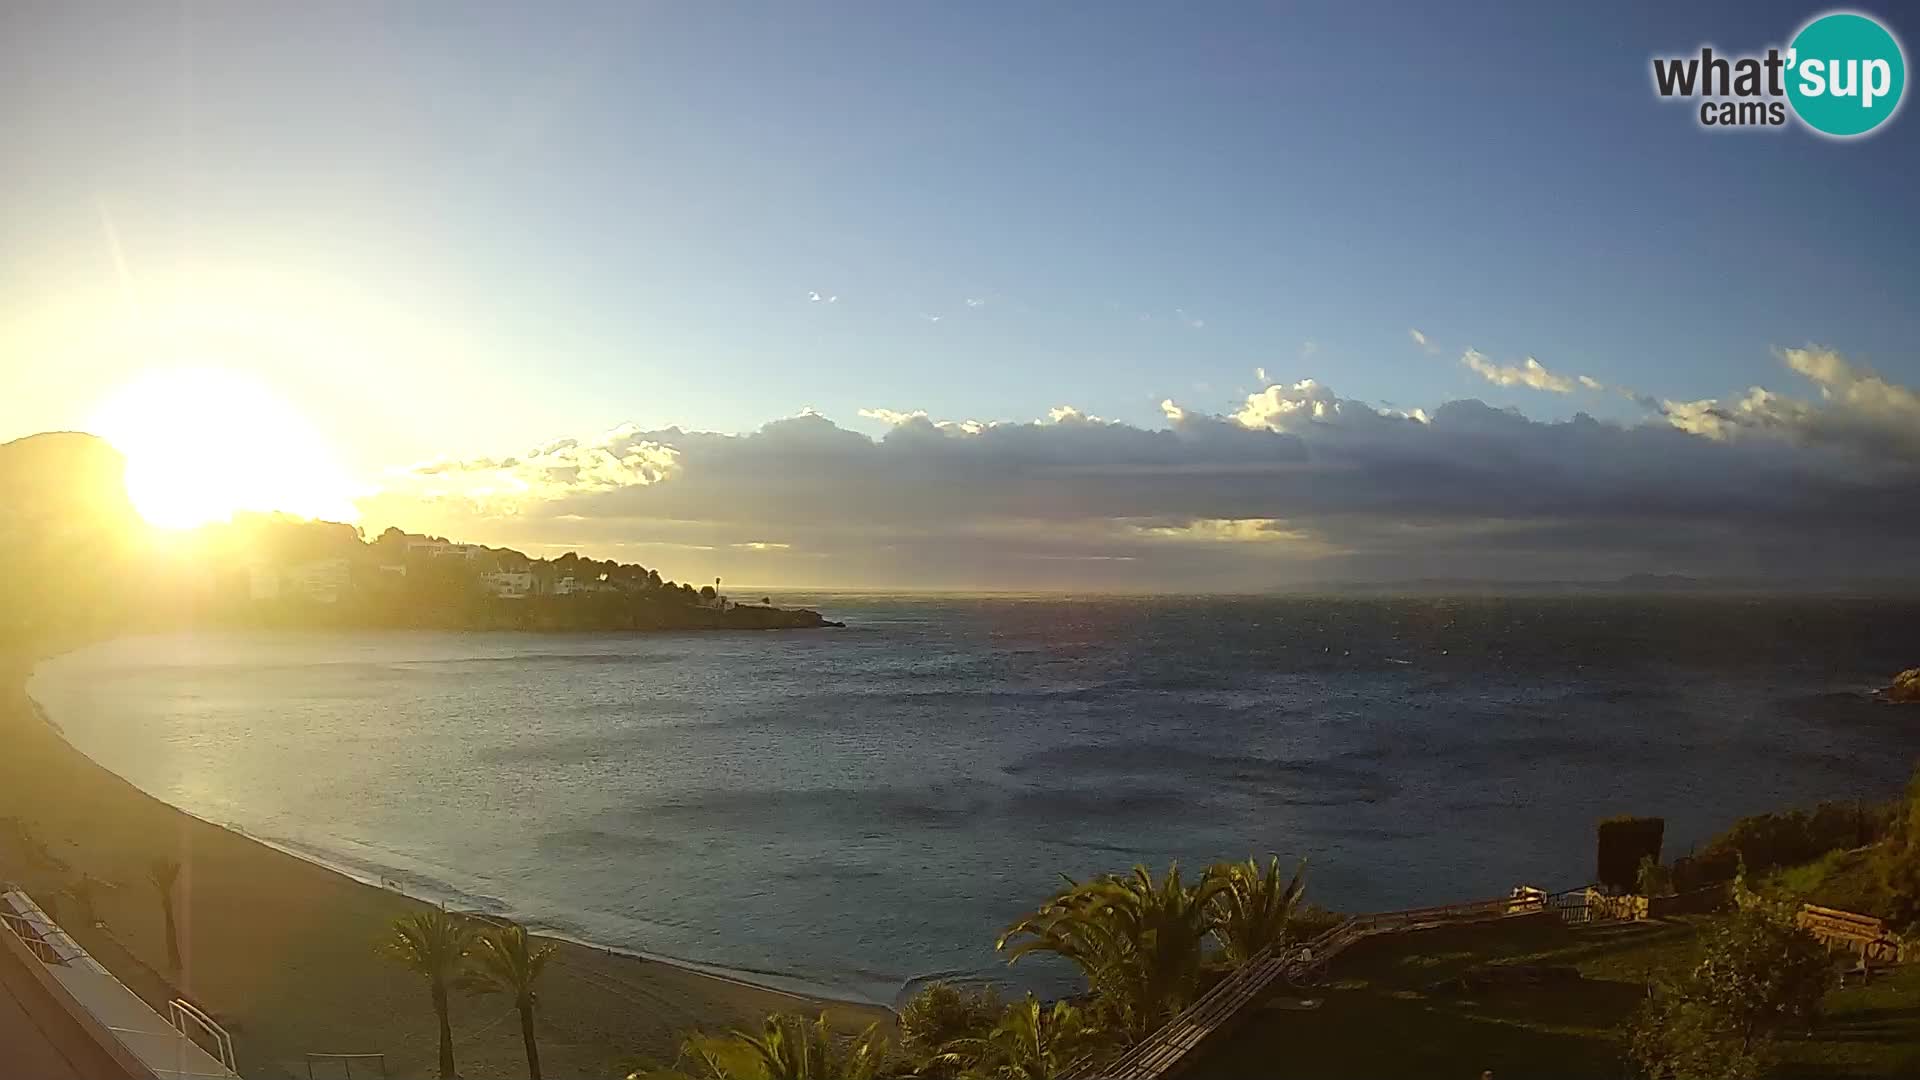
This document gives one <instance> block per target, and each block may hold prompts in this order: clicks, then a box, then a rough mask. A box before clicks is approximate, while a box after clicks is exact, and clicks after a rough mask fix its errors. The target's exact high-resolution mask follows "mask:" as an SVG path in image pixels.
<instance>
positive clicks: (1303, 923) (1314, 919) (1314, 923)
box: [1287, 904, 1347, 941]
mask: <svg viewBox="0 0 1920 1080" xmlns="http://www.w3.org/2000/svg"><path fill="white" fill-rule="evenodd" d="M1345 921H1347V917H1346V916H1345V915H1342V914H1340V913H1339V912H1337V911H1329V910H1327V909H1326V908H1323V907H1321V906H1320V905H1319V904H1301V905H1299V906H1298V907H1296V908H1294V909H1293V917H1292V918H1290V919H1288V920H1287V939H1288V940H1289V941H1305V940H1307V939H1308V938H1311V937H1317V936H1318V935H1320V934H1324V933H1326V932H1327V931H1329V930H1331V929H1333V928H1334V927H1336V926H1339V925H1340V924H1341V923H1343V922H1345Z"/></svg>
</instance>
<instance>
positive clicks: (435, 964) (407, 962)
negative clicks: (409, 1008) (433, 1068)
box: [383, 910, 473, 1080]
mask: <svg viewBox="0 0 1920 1080" xmlns="http://www.w3.org/2000/svg"><path fill="white" fill-rule="evenodd" d="M472 942H473V927H472V925H471V924H469V923H468V921H467V920H466V919H465V918H464V917H462V916H459V915H455V914H452V913H450V912H445V911H438V910H435V911H423V912H419V913H418V914H414V915H402V916H401V917H400V918H398V919H395V920H394V921H393V935H392V936H391V937H389V938H388V939H387V941H386V942H385V944H384V948H383V951H384V952H385V953H386V955H387V956H388V958H389V959H392V960H393V961H395V962H396V963H398V964H400V965H402V966H403V967H405V968H407V970H409V971H412V972H413V973H414V974H416V975H418V976H420V977H421V978H423V979H425V980H426V981H427V987H428V989H429V990H430V991H431V992H432V995H433V1014H434V1018H435V1019H436V1020H438V1021H439V1024H440V1080H453V1078H454V1077H455V1075H456V1074H455V1072H454V1068H453V1022H452V1019H451V1016H450V1014H449V1009H448V1005H447V984H448V983H449V982H451V981H453V980H454V979H455V978H457V977H458V976H459V975H460V969H461V964H462V962H463V961H464V960H465V959H466V956H467V950H468V947H469V946H470V945H471V944H472Z"/></svg>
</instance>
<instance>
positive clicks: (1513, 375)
mask: <svg viewBox="0 0 1920 1080" xmlns="http://www.w3.org/2000/svg"><path fill="white" fill-rule="evenodd" d="M1460 362H1461V363H1462V364H1464V365H1466V367H1467V369H1468V370H1470V371H1472V372H1474V373H1475V374H1477V375H1479V376H1480V377H1481V378H1483V379H1485V380H1487V381H1488V382H1490V383H1492V384H1494V385H1495V386H1525V387H1528V388H1530V389H1534V390H1545V391H1548V392H1549V393H1554V394H1571V393H1573V387H1574V380H1572V379H1570V378H1567V377H1566V376H1564V375H1555V374H1554V373H1553V372H1551V371H1548V370H1547V368H1546V365H1544V364H1542V363H1541V362H1540V361H1538V360H1535V359H1534V358H1533V357H1531V356H1529V357H1527V358H1526V360H1525V361H1523V362H1522V363H1521V364H1519V365H1518V366H1506V365H1501V364H1496V363H1494V362H1493V361H1492V360H1489V359H1487V357H1486V354H1484V353H1481V352H1479V351H1477V350H1474V349H1468V350H1467V351H1466V352H1464V353H1462V354H1461V355H1460Z"/></svg>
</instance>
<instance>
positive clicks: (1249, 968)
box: [1068, 887, 1552, 1080]
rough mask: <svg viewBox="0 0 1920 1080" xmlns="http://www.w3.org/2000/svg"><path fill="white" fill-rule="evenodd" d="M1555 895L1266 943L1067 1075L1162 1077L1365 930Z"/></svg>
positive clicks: (1427, 923)
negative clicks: (1135, 1037)
mask: <svg viewBox="0 0 1920 1080" xmlns="http://www.w3.org/2000/svg"><path fill="white" fill-rule="evenodd" d="M1551 900H1552V897H1551V896H1550V895H1549V894H1548V893H1546V892H1545V891H1544V890H1541V889H1533V888H1527V887H1522V888H1519V889H1515V890H1514V891H1513V892H1512V893H1511V894H1510V895H1508V896H1503V897H1499V898H1497V899H1492V900H1475V901H1472V902H1469V903H1465V904H1443V905H1440V906H1438V907H1424V908H1408V909H1406V910H1403V911H1383V912H1378V913H1375V914H1371V915H1360V916H1356V917H1354V918H1351V919H1347V920H1345V921H1344V922H1341V923H1340V924H1339V925H1337V926H1334V927H1333V928H1332V929H1329V930H1326V931H1324V932H1323V933H1321V934H1319V935H1318V936H1316V937H1313V938H1310V939H1308V940H1307V941H1306V942H1304V943H1292V944H1287V945H1283V946H1280V947H1278V948H1268V949H1267V950H1265V951H1263V952H1261V953H1259V954H1257V955H1255V956H1254V957H1253V958H1252V959H1251V960H1248V961H1247V962H1246V963H1245V964H1242V965H1241V966H1240V968H1239V969H1238V970H1236V971H1235V972H1234V973H1233V974H1232V975H1230V976H1228V977H1227V978H1225V979H1223V980H1221V981H1220V982H1219V983H1217V984H1215V985H1214V987H1213V989H1211V990H1209V991H1207V992H1206V993H1204V994H1202V995H1200V997H1199V998H1198V999H1196V1000H1195V1001H1194V1003H1193V1004H1192V1005H1189V1006H1187V1008H1186V1009H1185V1010H1183V1011H1182V1012H1181V1013H1180V1014H1179V1015H1177V1016H1175V1017H1174V1018H1173V1019H1171V1020H1169V1021H1167V1022H1166V1023H1165V1024H1163V1025H1161V1026H1160V1027H1159V1028H1158V1029H1157V1030H1155V1031H1154V1032H1153V1033H1152V1034H1150V1035H1148V1036H1147V1037H1146V1038H1145V1039H1144V1040H1142V1041H1141V1042H1139V1043H1137V1044H1135V1045H1134V1047H1133V1048H1132V1049H1131V1050H1128V1051H1127V1052H1126V1053H1124V1054H1122V1055H1120V1057H1119V1058H1118V1059H1116V1060H1115V1061H1113V1062H1111V1063H1110V1064H1108V1065H1106V1066H1103V1067H1100V1068H1098V1069H1088V1063H1086V1062H1085V1061H1079V1062H1075V1064H1074V1066H1073V1067H1071V1068H1070V1069H1069V1071H1068V1075H1069V1076H1073V1077H1100V1078H1102V1080H1158V1078H1160V1077H1164V1076H1166V1075H1167V1074H1168V1073H1170V1072H1172V1071H1173V1070H1174V1069H1176V1068H1178V1067H1179V1066H1180V1065H1181V1064H1182V1063H1183V1061H1184V1059H1185V1058H1186V1056H1187V1055H1188V1054H1190V1053H1192V1052H1193V1051H1194V1050H1195V1049H1196V1048H1197V1047H1199V1045H1200V1044H1201V1043H1202V1042H1204V1041H1206V1040H1207V1039H1208V1038H1209V1037H1211V1036H1212V1035H1213V1034H1215V1033H1216V1032H1218V1031H1219V1030H1220V1029H1221V1028H1222V1027H1224V1026H1225V1025H1226V1024H1227V1023H1228V1022H1229V1021H1231V1020H1232V1019H1233V1018H1234V1017H1235V1016H1236V1015H1238V1014H1239V1013H1240V1011H1241V1010H1242V1009H1244V1008H1246V1007H1247V1006H1248V1005H1249V1004H1251V1003H1253V1002H1254V1001H1256V1000H1258V999H1259V998H1260V997H1261V995H1262V994H1263V993H1264V992H1265V991H1266V989H1267V988H1268V987H1269V986H1272V985H1273V984H1274V983H1276V982H1284V983H1287V984H1291V985H1299V984H1301V983H1304V982H1306V981H1308V980H1309V979H1310V978H1312V977H1314V976H1317V975H1318V974H1320V973H1321V972H1323V971H1325V970H1326V967H1327V965H1328V963H1329V962H1331V961H1332V960H1333V958H1334V957H1335V956H1337V955H1339V954H1340V953H1341V952H1342V951H1344V950H1345V949H1346V948H1347V947H1348V946H1350V945H1353V944H1354V943H1355V942H1358V941H1360V940H1361V939H1363V938H1369V937H1373V936H1375V935H1377V934H1392V933H1398V932H1400V931H1404V930H1415V929H1421V928H1425V927H1434V926H1445V925H1447V924H1449V923H1471V922H1484V921H1490V920H1494V919H1504V918H1507V917H1509V916H1517V915H1533V914H1538V913H1541V912H1544V911H1548V910H1550V909H1552V903H1551Z"/></svg>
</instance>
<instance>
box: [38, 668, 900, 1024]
mask: <svg viewBox="0 0 1920 1080" xmlns="http://www.w3.org/2000/svg"><path fill="white" fill-rule="evenodd" d="M60 655H66V654H64V653H62V654H60ZM57 658H58V657H55V656H49V657H47V658H46V659H45V660H42V661H40V663H45V662H46V661H47V660H54V659H57ZM38 670H39V668H38V665H36V666H35V667H34V668H32V669H30V670H29V672H28V678H29V679H31V677H32V675H33V674H34V673H35V672H37V671H38ZM22 693H23V696H24V697H25V698H26V699H27V703H28V705H29V706H30V707H31V708H32V709H33V711H34V712H35V713H36V714H37V715H38V716H39V718H40V721H41V722H42V723H44V724H45V725H46V726H47V727H48V728H49V729H50V730H52V731H53V733H54V734H55V735H58V736H59V737H60V740H61V741H62V742H64V743H66V744H67V746H68V748H69V749H71V750H72V751H73V752H74V753H75V754H77V755H79V756H80V757H83V758H86V759H87V760H88V761H91V762H93V765H94V767H95V768H97V769H99V770H101V771H102V772H105V773H107V774H108V775H109V776H112V777H114V778H115V779H117V780H119V781H120V782H121V783H123V784H126V785H127V786H128V787H131V788H133V789H134V790H135V791H139V792H140V793H141V794H143V795H146V796H147V797H148V798H150V799H153V800H154V801H155V802H157V803H159V804H160V805H162V806H165V807H167V808H168V809H169V810H172V811H173V812H174V813H176V814H179V815H181V816H183V817H188V818H192V819H193V820H194V821H197V822H200V823H201V824H203V825H205V826H207V827H208V828H213V829H219V830H221V831H222V832H226V833H230V834H232V835H233V836H236V837H239V838H240V839H242V840H250V841H252V842H253V843H256V844H259V845H260V846H261V847H264V848H269V849H271V850H273V851H277V852H279V853H280V854H282V855H285V856H287V857H289V858H293V859H299V860H300V861H301V862H304V863H307V864H308V865H311V866H316V867H319V868H320V869H322V870H325V871H328V872H329V873H333V874H337V875H339V876H340V877H343V878H346V879H347V880H348V881H351V882H354V883H355V884H358V885H364V886H366V887H367V888H369V889H379V890H380V891H382V892H386V893H391V894H393V895H394V896H398V897H402V898H404V899H407V900H412V901H414V902H416V903H420V904H426V905H429V906H432V907H440V908H445V909H447V910H449V911H456V912H458V911H468V912H471V913H473V914H485V915H489V916H491V915H492V914H493V913H491V912H481V911H478V910H476V909H474V908H472V907H470V906H463V905H467V904H469V903H470V901H471V900H472V899H474V897H472V896H471V895H470V894H467V893H465V892H463V891H462V890H461V889H460V888H459V887H458V886H454V885H448V884H446V883H445V882H436V883H435V884H438V885H439V886H440V888H439V889H438V890H435V889H432V888H423V889H417V890H409V889H408V888H407V886H406V884H405V883H404V882H401V881H398V880H396V879H394V878H390V877H387V876H386V875H384V874H377V873H368V872H366V871H365V870H362V869H359V868H357V867H355V866H353V865H352V864H351V863H349V862H347V861H345V860H344V859H341V858H339V857H337V856H336V857H334V858H329V857H328V856H329V853H327V852H325V851H321V850H314V849H311V848H306V847H303V846H301V845H300V844H298V843H295V842H293V841H288V840H282V839H276V838H273V837H268V836H261V835H259V834H258V833H255V832H253V831H252V830H250V829H248V828H246V827H245V826H243V825H240V824H238V823H235V822H221V821H214V820H212V819H211V818H206V817H202V816H201V815H199V814H196V813H194V812H193V811H191V810H188V809H186V808H185V807H180V806H175V805H174V804H172V803H170V802H167V801H166V800H165V799H162V798H160V797H159V796H156V795H153V794H151V793H149V792H147V791H145V790H143V789H142V788H141V787H140V786H139V785H138V784H135V783H134V782H133V781H131V780H128V779H127V778H126V777H124V776H121V775H120V774H118V773H116V772H114V771H113V770H112V769H109V768H107V767H106V766H104V765H101V764H100V763H99V762H97V761H93V759H92V758H91V757H89V756H88V754H87V753H86V751H84V750H81V749H80V748H79V747H77V746H74V745H73V743H72V742H71V741H70V740H68V739H67V737H66V729H65V728H63V727H61V726H60V723H59V721H57V720H55V719H54V718H53V715H52V714H51V713H49V712H47V710H46V706H44V705H42V704H40V702H39V700H38V699H36V698H35V697H34V696H33V695H32V694H29V693H25V692H24V690H23V691H22ZM487 899H492V898H487ZM498 902H499V903H501V904H502V906H504V907H507V908H508V909H509V910H510V911H511V910H512V905H511V904H508V903H506V901H504V900H500V901H498ZM521 915H522V913H520V912H517V911H516V912H513V913H512V914H510V915H508V916H507V917H509V918H513V919H514V921H516V922H519V923H521V924H522V925H524V926H525V927H526V928H527V932H528V933H530V934H532V935H533V936H535V937H538V938H543V939H546V940H549V941H560V942H565V943H567V944H569V945H577V946H579V947H580V948H583V949H592V950H593V951H595V952H601V953H607V954H609V955H612V956H624V957H628V958H630V959H633V960H639V961H643V962H645V963H649V964H665V965H668V966H670V967H676V968H679V969H681V970H683V971H686V972H689V973H691V974H695V975H702V976H705V977H707V978H710V979H719V980H721V981H723V982H729V983H733V984H735V985H737V986H742V987H745V988H748V989H752V990H764V991H766V992H767V993H770V994H781V995H784V996H786V997H790V998H793V999H794V1000H795V1001H801V1002H814V1003H821V1004H829V1005H846V1006H852V1007H855V1008H871V1009H887V1010H888V1011H889V1012H891V1011H892V1010H891V1008H890V1007H889V1006H888V1005H886V1004H885V1003H884V1002H879V1001H874V1000H872V999H870V998H865V997H860V996H857V995H855V994H854V993H853V992H852V991H850V990H847V989H846V988H844V987H833V986H825V985H821V984H817V983H812V982H809V981H807V980H806V979H803V978H801V977H799V976H797V975H784V974H781V973H780V972H773V971H752V970H746V969H741V968H734V967H728V966H727V965H725V964H715V963H709V962H707V961H704V960H695V959H692V958H689V957H684V956H673V955H671V954H668V953H659V952H652V951H649V950H647V949H641V948H636V947H634V946H631V945H617V944H613V943H611V942H605V941H595V940H593V939H591V938H588V937H583V936H580V935H578V934H573V933H570V932H568V931H566V930H564V929H562V928H559V927H556V926H552V925H550V924H547V923H544V922H541V921H540V920H539V918H538V917H537V916H526V917H524V918H522V917H521ZM782 984H784V985H782Z"/></svg>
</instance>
